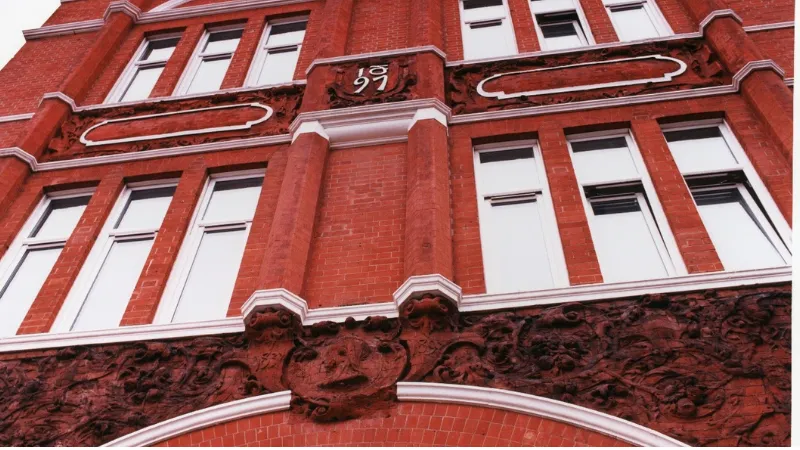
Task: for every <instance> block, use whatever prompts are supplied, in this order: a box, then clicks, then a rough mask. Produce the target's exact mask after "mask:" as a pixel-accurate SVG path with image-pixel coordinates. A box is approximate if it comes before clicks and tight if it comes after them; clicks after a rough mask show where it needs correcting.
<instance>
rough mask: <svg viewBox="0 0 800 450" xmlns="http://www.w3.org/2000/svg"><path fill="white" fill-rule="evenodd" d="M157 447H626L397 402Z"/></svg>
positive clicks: (501, 417) (264, 419) (257, 423)
mask: <svg viewBox="0 0 800 450" xmlns="http://www.w3.org/2000/svg"><path fill="white" fill-rule="evenodd" d="M156 446H157V447H207V446H213V447H221V446H225V447H234V446H235V447H244V446H256V447H288V446H298V447H301V446H309V447H311V446H341V447H345V446H359V447H361V446H369V447H387V446H388V447H398V446H414V447H418V446H424V447H433V446H436V447H441V446H446V447H455V446H459V447H467V446H469V447H501V446H503V447H504V446H514V447H521V446H522V447H630V444H627V443H625V442H623V441H620V440H618V439H615V438H612V437H609V436H605V435H602V434H600V433H597V432H595V431H590V430H586V429H583V428H578V427H576V426H574V425H570V424H566V423H563V422H556V421H553V420H550V419H545V418H541V417H536V416H528V415H525V414H520V413H515V412H509V411H502V410H498V409H492V408H483V407H478V406H459V405H446V404H435V403H400V404H399V405H398V406H396V407H395V408H393V409H392V411H391V412H390V416H389V417H386V418H362V419H358V420H350V421H347V422H343V423H333V424H319V423H314V422H310V421H307V420H302V419H301V418H300V417H299V416H297V415H295V414H292V413H289V412H282V413H272V414H264V415H261V416H255V417H249V418H244V419H239V420H235V421H232V422H227V423H222V424H219V425H215V426H213V427H209V428H205V429H202V430H196V431H192V432H190V433H187V434H185V435H182V436H178V437H174V438H171V439H168V440H166V441H163V442H161V443H159V444H157V445H156Z"/></svg>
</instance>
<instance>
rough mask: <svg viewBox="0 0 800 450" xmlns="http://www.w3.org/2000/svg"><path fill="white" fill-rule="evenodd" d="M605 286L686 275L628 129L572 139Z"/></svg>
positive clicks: (573, 153) (570, 144) (570, 140)
mask: <svg viewBox="0 0 800 450" xmlns="http://www.w3.org/2000/svg"><path fill="white" fill-rule="evenodd" d="M568 141H569V148H570V155H571V157H572V163H573V166H574V167H575V175H576V177H577V179H578V185H579V186H580V188H581V189H580V190H581V196H582V197H583V203H584V208H585V210H586V216H587V219H588V221H589V229H590V231H591V234H592V241H593V242H594V247H595V252H596V253H597V259H598V261H599V263H600V271H601V272H602V274H603V280H604V281H605V282H609V283H611V282H621V281H638V280H648V279H656V278H665V277H670V276H675V275H685V274H686V273H687V272H686V267H685V266H684V264H683V259H682V258H681V255H680V252H679V251H678V246H677V243H676V242H675V239H674V237H673V235H672V233H671V231H670V228H669V224H668V223H667V219H666V216H665V215H664V211H663V210H662V208H661V205H660V204H659V202H658V197H657V196H656V193H655V188H654V187H653V184H652V181H651V180H650V177H649V174H648V173H647V169H646V167H645V165H644V160H643V159H642V157H641V155H640V154H639V150H638V148H637V147H636V144H635V142H634V141H633V139H632V138H631V136H630V133H628V131H627V130H622V131H620V130H615V131H610V132H602V133H591V134H583V135H571V136H569V137H568Z"/></svg>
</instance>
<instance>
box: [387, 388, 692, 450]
mask: <svg viewBox="0 0 800 450" xmlns="http://www.w3.org/2000/svg"><path fill="white" fill-rule="evenodd" d="M397 399H398V400H399V401H401V402H403V401H406V402H411V401H415V402H433V403H457V404H460V405H471V406H482V407H486V408H496V409H502V410H505V411H514V412H518V413H522V414H528V415H531V416H538V417H545V418H548V419H552V420H555V421H558V422H564V423H569V424H572V425H575V426H577V427H580V428H585V429H588V430H592V431H596V432H598V433H602V434H605V435H607V436H611V437H614V438H617V439H620V440H623V441H625V442H628V443H631V444H634V445H638V446H641V447H688V445H686V444H684V443H683V442H680V441H678V440H676V439H673V438H671V437H669V436H666V435H664V434H662V433H659V432H658V431H655V430H651V429H650V428H646V427H643V426H641V425H637V424H635V423H633V422H628V421H627V420H623V419H620V418H618V417H614V416H611V415H608V414H605V413H601V412H598V411H594V410H591V409H588V408H584V407H582V406H577V405H572V404H569V403H565V402H560V401H557V400H551V399H549V398H544V397H538V396H535V395H530V394H523V393H520V392H514V391H507V390H504V389H495V388H485V387H476V386H463V385H458V384H441V383H412V382H399V383H397Z"/></svg>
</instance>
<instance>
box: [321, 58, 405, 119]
mask: <svg viewBox="0 0 800 450" xmlns="http://www.w3.org/2000/svg"><path fill="white" fill-rule="evenodd" d="M327 70H328V71H329V76H330V77H331V78H332V80H333V81H331V82H330V83H329V84H327V88H326V90H327V94H328V102H329V107H330V108H347V107H350V106H362V105H373V104H379V103H387V102H401V101H405V100H414V99H416V98H418V97H417V95H416V92H415V86H416V85H417V76H418V74H417V57H416V56H413V55H411V56H395V57H380V58H370V59H364V60H360V61H358V62H354V63H345V64H340V65H336V66H329V67H327Z"/></svg>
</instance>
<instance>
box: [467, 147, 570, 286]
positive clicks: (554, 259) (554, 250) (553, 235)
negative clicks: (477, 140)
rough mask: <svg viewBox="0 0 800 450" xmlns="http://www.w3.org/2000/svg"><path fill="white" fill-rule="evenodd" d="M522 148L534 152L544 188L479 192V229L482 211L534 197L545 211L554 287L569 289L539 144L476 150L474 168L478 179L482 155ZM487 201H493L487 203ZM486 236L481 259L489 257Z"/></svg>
mask: <svg viewBox="0 0 800 450" xmlns="http://www.w3.org/2000/svg"><path fill="white" fill-rule="evenodd" d="M519 148H533V158H534V161H535V163H536V171H537V175H538V177H539V180H540V181H541V184H540V185H539V186H537V188H536V189H532V190H526V191H515V192H499V193H494V194H491V195H481V193H480V191H479V190H478V189H477V183H476V189H475V195H476V198H477V202H478V225H479V228H480V210H481V209H483V208H486V207H487V206H486V205H489V206H488V207H491V204H490V203H491V202H492V201H495V200H497V201H498V203H501V202H503V201H511V200H521V199H524V198H529V197H531V196H535V197H536V200H535V201H536V202H540V205H541V206H542V208H541V209H540V216H539V217H540V220H541V223H540V225H541V227H542V230H544V232H545V236H544V242H545V248H546V249H547V257H548V260H549V262H550V273H551V275H552V277H553V287H554V288H557V287H566V286H569V272H568V271H567V262H566V259H565V257H564V247H563V245H562V244H561V235H560V234H559V228H558V222H557V220H556V214H555V209H554V206H553V199H552V196H551V194H550V183H549V181H548V179H547V170H546V168H545V166H544V159H543V158H542V150H541V148H539V143H538V141H537V140H535V139H531V140H522V141H511V142H502V143H492V144H482V145H476V146H475V147H474V148H473V152H472V153H473V167H474V170H475V173H476V176H477V173H478V171H479V167H480V164H481V161H480V155H481V153H490V152H496V151H503V150H515V149H519ZM487 199H488V200H489V201H488V202H487ZM486 245H487V244H486V243H485V242H484V239H483V236H482V235H481V258H483V254H484V253H485V248H484V247H485V246H486ZM485 281H486V273H485V271H484V282H485Z"/></svg>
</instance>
